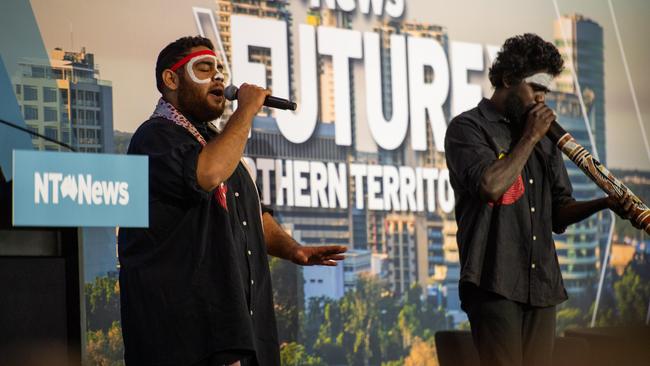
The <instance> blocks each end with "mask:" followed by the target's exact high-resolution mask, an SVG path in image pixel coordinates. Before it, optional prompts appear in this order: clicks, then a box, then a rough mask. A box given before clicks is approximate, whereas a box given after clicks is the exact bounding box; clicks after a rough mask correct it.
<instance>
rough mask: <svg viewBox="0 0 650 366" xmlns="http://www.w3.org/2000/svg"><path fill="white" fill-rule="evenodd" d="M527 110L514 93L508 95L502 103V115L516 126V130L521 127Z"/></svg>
mask: <svg viewBox="0 0 650 366" xmlns="http://www.w3.org/2000/svg"><path fill="white" fill-rule="evenodd" d="M527 109H528V108H526V105H525V104H524V101H523V100H522V99H521V97H519V95H517V93H515V92H514V91H511V92H509V93H508V95H507V96H506V99H505V101H504V112H503V114H504V115H505V117H506V118H507V119H508V120H509V121H510V123H511V124H512V125H513V126H517V127H518V128H521V127H523V124H524V118H525V117H526V114H527V113H526V112H527Z"/></svg>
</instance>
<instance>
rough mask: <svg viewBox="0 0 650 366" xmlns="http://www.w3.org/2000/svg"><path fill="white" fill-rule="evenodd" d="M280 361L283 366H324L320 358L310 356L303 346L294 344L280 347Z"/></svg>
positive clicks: (285, 344)
mask: <svg viewBox="0 0 650 366" xmlns="http://www.w3.org/2000/svg"><path fill="white" fill-rule="evenodd" d="M280 361H281V364H282V365H284V366H326V364H325V362H323V360H322V359H321V358H320V357H318V356H313V355H310V354H309V353H307V351H306V350H305V347H304V346H303V345H301V344H298V343H295V342H291V343H284V344H282V346H280Z"/></svg>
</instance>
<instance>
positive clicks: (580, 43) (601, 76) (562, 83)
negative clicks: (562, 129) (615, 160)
mask: <svg viewBox="0 0 650 366" xmlns="http://www.w3.org/2000/svg"><path fill="white" fill-rule="evenodd" d="M553 35H554V39H555V45H556V46H557V48H558V50H559V51H560V54H561V55H562V58H563V59H564V64H565V68H564V71H563V72H562V74H561V75H560V76H559V77H558V78H557V80H556V83H557V88H556V89H557V91H560V92H564V93H574V94H576V93H577V91H576V89H575V82H574V80H573V75H572V72H571V68H573V70H575V73H576V75H577V77H578V81H579V84H580V88H581V89H582V90H580V93H581V94H582V97H583V100H584V102H585V106H586V108H587V114H588V116H589V121H590V123H591V131H592V133H593V135H594V139H595V140H596V146H595V148H596V149H597V150H598V158H599V160H600V162H601V163H603V164H607V147H606V135H605V65H604V43H603V28H602V27H601V26H600V25H599V24H598V23H596V22H594V21H593V20H591V19H589V18H586V17H584V16H582V15H579V14H573V15H567V16H563V17H561V18H560V19H558V20H556V21H555V24H554V32H553ZM564 37H566V40H565V38H564Z"/></svg>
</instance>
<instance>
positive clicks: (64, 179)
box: [34, 172, 129, 206]
mask: <svg viewBox="0 0 650 366" xmlns="http://www.w3.org/2000/svg"><path fill="white" fill-rule="evenodd" d="M63 200H70V201H72V202H76V203H77V204H79V205H104V206H117V205H119V206H126V205H128V204H129V184H128V183H127V182H120V181H105V180H94V179H93V176H92V175H91V174H85V175H84V174H77V175H74V174H67V175H64V174H63V173H57V172H47V173H39V172H35V173H34V204H37V205H43V204H54V205H56V204H59V203H60V202H63Z"/></svg>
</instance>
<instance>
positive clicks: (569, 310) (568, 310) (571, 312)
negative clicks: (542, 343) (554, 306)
mask: <svg viewBox="0 0 650 366" xmlns="http://www.w3.org/2000/svg"><path fill="white" fill-rule="evenodd" d="M581 313H582V312H581V311H580V309H578V308H573V307H565V308H562V309H560V310H558V312H557V315H556V322H557V328H556V333H557V334H562V333H563V332H564V331H565V330H567V329H571V328H577V327H579V326H580V324H581Z"/></svg>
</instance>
